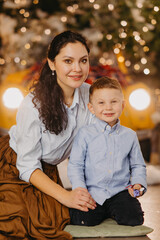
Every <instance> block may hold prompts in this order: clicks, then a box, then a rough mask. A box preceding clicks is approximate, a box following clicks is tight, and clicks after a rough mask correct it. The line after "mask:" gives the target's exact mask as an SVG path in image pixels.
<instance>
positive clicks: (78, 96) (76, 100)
mask: <svg viewBox="0 0 160 240" xmlns="http://www.w3.org/2000/svg"><path fill="white" fill-rule="evenodd" d="M76 104H78V105H79V106H80V107H81V108H83V109H84V108H85V103H84V100H83V98H82V93H81V90H80V88H76V89H75V91H74V98H73V103H72V106H71V107H70V108H74V107H75V106H76Z"/></svg>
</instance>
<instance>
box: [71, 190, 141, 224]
mask: <svg viewBox="0 0 160 240" xmlns="http://www.w3.org/2000/svg"><path fill="white" fill-rule="evenodd" d="M69 211H70V217H71V224H73V225H83V226H94V225H98V224H100V223H101V222H102V221H103V220H104V219H107V218H113V219H114V220H115V221H116V222H117V223H118V224H120V225H129V226H136V225H142V224H143V221H144V218H143V211H142V208H141V204H140V202H139V201H138V200H137V199H136V198H133V197H131V196H130V194H129V193H128V190H125V191H122V192H120V193H118V194H116V195H115V196H113V197H111V198H110V199H107V200H106V201H105V202H104V203H103V205H102V206H101V205H99V204H97V207H96V208H95V209H94V210H91V209H89V211H88V212H83V211H80V210H77V209H73V208H70V209H69Z"/></svg>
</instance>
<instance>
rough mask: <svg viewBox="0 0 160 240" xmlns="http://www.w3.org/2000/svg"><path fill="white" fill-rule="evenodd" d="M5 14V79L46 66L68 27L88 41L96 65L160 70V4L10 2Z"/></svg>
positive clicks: (151, 0) (126, 0) (154, 0)
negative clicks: (37, 65) (52, 46)
mask: <svg viewBox="0 0 160 240" xmlns="http://www.w3.org/2000/svg"><path fill="white" fill-rule="evenodd" d="M0 10H1V13H0V20H1V36H0V45H1V53H0V65H1V66H2V68H1V70H0V71H1V72H0V74H1V76H2V80H3V79H4V78H5V77H6V75H8V73H13V72H16V71H19V70H23V69H26V68H28V67H30V66H32V65H33V64H35V63H36V62H41V61H42V60H43V59H44V58H45V53H46V51H47V47H48V44H49V43H50V41H51V39H52V38H53V36H55V35H56V34H57V33H60V32H62V31H64V30H67V29H70V30H75V31H79V32H80V33H82V34H83V35H84V36H86V37H87V39H88V40H89V43H90V47H91V56H90V57H91V64H92V65H98V64H101V65H102V66H105V65H109V66H112V67H116V66H120V65H121V66H122V65H123V66H125V67H126V69H127V72H129V73H133V72H134V73H143V74H144V75H149V74H151V75H153V74H155V73H157V72H158V70H159V67H160V66H159V64H160V63H159V61H158V59H159V57H160V42H159V35H160V24H159V22H160V14H159V11H160V2H159V0H136V1H132V0H108V1H105V0H81V1H80V0H79V1H78V0H70V1H66V0H54V1H53V0H4V1H2V2H1V3H0ZM119 54H120V55H119Z"/></svg>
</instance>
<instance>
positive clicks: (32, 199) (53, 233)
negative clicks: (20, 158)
mask: <svg viewBox="0 0 160 240" xmlns="http://www.w3.org/2000/svg"><path fill="white" fill-rule="evenodd" d="M16 159H17V155H16V153H15V152H14V151H13V149H12V148H10V146H9V136H8V135H7V136H4V137H1V138H0V239H2V240H13V239H14V240H20V239H23V240H32V239H34V240H44V239H58V240H66V239H72V236H71V235H70V234H69V233H67V232H65V231H63V229H64V227H65V226H66V224H68V223H69V222H70V217H69V211H68V208H67V207H65V206H63V205H62V204H61V203H59V202H58V201H57V200H55V199H54V198H52V197H50V196H48V195H46V194H45V193H42V192H41V191H39V190H38V189H37V188H35V187H34V186H33V185H31V184H30V183H27V182H24V181H22V180H20V179H19V172H18V170H17V168H16ZM42 167H43V171H44V172H45V173H46V174H47V176H49V177H50V178H51V179H52V180H53V181H54V182H56V183H58V184H60V185H61V180H60V178H59V175H58V170H57V167H56V166H52V165H50V164H47V163H44V162H43V163H42Z"/></svg>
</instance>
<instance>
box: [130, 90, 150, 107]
mask: <svg viewBox="0 0 160 240" xmlns="http://www.w3.org/2000/svg"><path fill="white" fill-rule="evenodd" d="M150 101H151V99H150V95H149V93H148V92H147V91H146V90H145V89H143V88H139V89H136V90H134V91H133V92H132V93H131V94H130V96H129V103H130V104H131V106H132V107H133V108H135V109H136V110H139V111H141V110H144V109H146V108H147V107H148V106H149V104H150Z"/></svg>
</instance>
